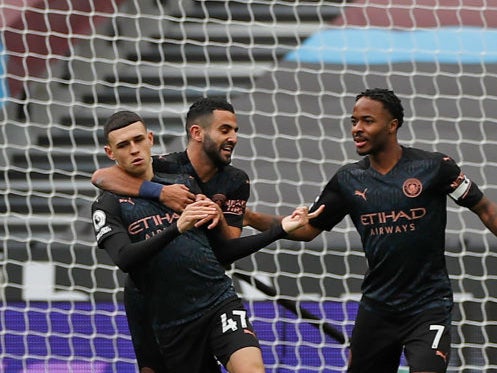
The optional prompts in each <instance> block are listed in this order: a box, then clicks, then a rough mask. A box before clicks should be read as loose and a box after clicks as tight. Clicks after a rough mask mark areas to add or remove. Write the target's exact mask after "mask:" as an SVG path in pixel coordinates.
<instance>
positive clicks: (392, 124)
mask: <svg viewBox="0 0 497 373" xmlns="http://www.w3.org/2000/svg"><path fill="white" fill-rule="evenodd" d="M389 125H390V132H391V133H395V132H397V130H398V129H399V121H398V119H397V118H395V119H392V120H391V121H390V124H389Z"/></svg>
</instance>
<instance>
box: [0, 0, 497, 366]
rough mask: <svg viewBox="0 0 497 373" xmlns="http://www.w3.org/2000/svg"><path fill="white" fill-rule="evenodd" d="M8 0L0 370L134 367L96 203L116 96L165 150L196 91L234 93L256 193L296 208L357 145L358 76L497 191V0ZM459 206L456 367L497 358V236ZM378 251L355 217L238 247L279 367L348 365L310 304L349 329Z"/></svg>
mask: <svg viewBox="0 0 497 373" xmlns="http://www.w3.org/2000/svg"><path fill="white" fill-rule="evenodd" d="M0 9H1V12H0V13H1V18H0V22H1V30H2V39H1V43H2V45H1V49H0V56H1V65H0V76H1V77H2V80H1V85H0V96H1V101H0V105H1V128H0V150H1V154H0V170H1V175H2V178H1V180H2V181H1V183H2V186H1V187H0V195H1V198H0V221H1V224H0V227H1V230H0V240H1V241H0V242H1V248H2V256H1V259H0V265H1V269H2V270H1V272H0V273H1V281H0V283H1V287H0V289H1V296H2V302H1V304H0V351H1V356H2V358H1V361H0V364H1V368H0V370H2V369H3V370H2V371H5V372H41V371H50V372H56V371H64V372H66V371H71V372H83V371H84V372H87V371H93V372H127V371H129V372H134V371H135V370H136V368H135V363H134V355H133V351H132V348H131V342H130V337H129V331H128V329H127V325H126V320H125V315H124V312H123V308H122V279H123V277H122V274H121V273H120V271H118V270H117V269H116V267H115V266H114V265H113V264H112V263H111V262H110V260H109V258H108V257H107V256H106V254H105V253H102V252H101V251H99V250H98V249H96V247H95V238H94V235H93V232H92V228H91V225H90V216H89V206H90V204H91V202H92V201H93V199H94V198H95V196H96V195H97V191H96V190H95V189H94V188H93V187H92V186H91V184H90V176H91V173H92V172H93V171H94V170H95V169H96V168H99V167H103V166H106V165H109V161H108V160H107V159H106V157H105V155H104V152H103V142H102V132H101V126H102V124H103V122H104V121H105V119H106V118H107V117H108V116H109V115H110V114H111V113H113V112H114V111H117V110H122V109H129V110H134V111H137V112H139V113H140V114H142V116H143V117H144V119H145V121H146V122H147V123H148V125H149V127H150V128H151V130H153V131H154V133H155V134H156V147H155V149H154V151H155V152H156V153H164V152H173V151H180V150H182V149H184V147H185V145H186V143H185V138H184V130H183V119H184V114H185V112H186V110H187V108H188V106H189V105H190V104H191V103H192V102H193V101H194V100H196V99H197V98H199V97H202V96H210V97H223V98H226V99H228V100H229V101H230V102H232V103H233V105H234V107H235V109H236V111H237V116H238V121H239V126H240V133H239V141H238V145H237V149H236V154H235V159H234V162H233V163H234V165H235V166H237V167H240V168H242V169H244V170H245V171H246V172H247V173H248V174H249V176H250V178H251V181H252V194H251V198H250V200H249V207H250V208H252V209H254V210H256V211H261V212H268V213H278V214H286V213H288V212H290V211H291V210H292V209H293V207H294V206H296V205H299V204H303V203H305V204H310V203H311V202H312V201H313V200H314V198H315V197H316V196H317V194H318V193H319V192H320V191H321V189H322V188H323V187H324V185H325V183H326V182H327V181H328V180H329V178H330V177H331V176H332V175H333V173H334V171H336V170H337V169H338V168H339V167H340V166H341V165H343V164H345V163H347V162H350V161H352V160H356V159H357V155H356V154H355V150H354V147H353V145H352V141H351V138H350V128H349V127H350V124H349V123H350V120H349V117H350V111H351V108H352V106H353V101H354V97H355V95H356V94H357V93H359V92H360V91H362V90H364V88H367V87H376V86H378V87H387V88H392V89H394V90H395V91H396V93H397V94H398V95H399V97H400V98H401V99H402V101H403V103H404V107H405V109H406V124H405V125H404V126H403V128H401V130H400V138H401V141H402V143H403V144H405V145H410V146H416V147H420V148H423V149H427V150H436V151H441V152H445V153H447V154H449V155H451V156H453V157H454V158H455V159H456V161H457V162H458V163H459V164H460V165H461V166H462V167H463V169H464V171H465V173H466V174H467V175H468V176H469V177H470V178H471V179H473V180H474V181H475V182H476V183H478V184H479V186H480V187H481V188H482V189H483V190H484V192H485V193H486V194H487V195H488V197H489V198H491V199H494V200H497V172H496V171H497V169H496V168H497V163H496V162H495V159H497V157H496V149H497V147H496V145H497V123H496V119H495V118H497V109H496V108H497V105H496V103H497V89H496V87H497V52H496V51H497V45H496V44H497V43H496V40H497V37H496V36H497V35H496V31H495V29H496V27H497V2H496V1H493V0H486V1H485V0H477V1H475V0H473V1H464V0H458V1H448V0H447V1H443V0H438V1H435V0H425V1H422V2H419V1H418V2H415V1H413V0H403V1H397V2H391V1H387V0H363V1H353V2H345V1H310V0H309V1H285V0H279V1H278V0H271V1H249V0H245V1H243V0H239V1H193V0H178V1H165V0H164V1H160V0H156V1H153V0H147V1H145V0H143V1H138V0H127V1H117V0H115V1H113V2H92V1H78V2H73V1H69V0H67V1H59V2H46V1H41V0H26V1H23V2H19V1H16V0H5V1H3V2H2V6H1V7H0ZM448 206H449V207H448V214H449V215H448V229H447V251H446V258H447V264H448V269H449V273H450V277H451V280H452V282H453V285H454V291H455V293H456V301H457V302H456V307H455V309H454V320H453V336H454V338H453V354H452V357H451V362H450V368H449V370H450V371H454V372H456V371H457V372H463V371H464V372H482V371H487V372H488V371H492V370H495V369H497V346H496V341H497V327H496V322H495V317H494V315H495V314H496V312H497V307H496V304H497V303H496V297H497V294H496V289H497V286H496V270H495V268H497V265H496V264H497V260H496V255H495V250H494V247H495V238H494V237H493V235H492V234H491V233H490V232H489V231H488V230H486V229H484V227H483V225H482V224H481V222H480V221H479V220H478V219H477V218H476V216H474V215H473V214H472V213H470V212H468V211H466V210H464V209H462V208H459V207H457V206H456V205H455V204H454V203H452V202H449V203H448ZM246 232H247V233H251V229H249V228H247V229H246ZM365 270H366V266H365V261H364V256H363V253H362V249H361V244H360V241H359V238H358V236H357V234H356V232H355V230H354V228H353V226H352V224H351V222H350V221H349V220H348V219H345V220H344V221H343V222H341V223H340V224H339V225H338V226H337V227H336V228H335V229H334V230H333V232H331V233H323V234H322V235H320V236H319V237H317V238H316V239H315V240H314V241H312V242H310V243H298V242H290V241H285V240H283V241H279V242H277V243H275V244H273V245H271V246H269V247H268V248H266V249H263V250H262V251H260V252H259V253H257V254H255V255H253V256H251V257H249V258H245V259H243V260H240V261H239V262H238V263H236V267H233V268H232V269H231V270H230V274H231V275H232V276H233V279H234V281H235V284H236V287H237V289H238V291H239V293H240V295H242V296H243V298H244V300H245V303H246V305H247V309H248V310H249V311H250V315H251V319H252V321H253V323H254V326H255V328H256V331H257V333H258V336H259V338H260V340H261V345H262V349H263V355H264V360H265V363H266V367H267V371H268V372H339V371H345V366H346V361H347V350H346V345H345V344H343V343H341V342H340V341H338V340H337V339H336V336H333V333H331V332H330V331H329V329H327V326H326V325H324V324H323V323H319V322H316V321H313V320H312V317H313V316H315V317H316V319H318V320H321V321H324V322H326V323H327V325H328V326H331V327H333V328H335V329H336V330H337V331H338V333H339V335H340V334H341V335H343V336H345V340H346V341H348V336H349V335H350V331H351V328H352V326H353V320H354V316H355V312H356V309H357V300H358V297H359V294H360V284H361V281H362V277H363V274H364V272H365ZM243 275H245V276H248V277H244V276H243ZM247 278H248V280H247ZM259 282H260V283H262V284H263V285H266V286H269V291H268V290H267V289H266V291H265V292H263V291H261V290H260V289H258V288H257V286H256V285H257V283H259ZM259 286H260V284H259ZM273 291H274V293H272V292H273ZM292 307H295V309H294V310H293V311H292ZM404 365H405V361H404V359H403V360H402V366H404Z"/></svg>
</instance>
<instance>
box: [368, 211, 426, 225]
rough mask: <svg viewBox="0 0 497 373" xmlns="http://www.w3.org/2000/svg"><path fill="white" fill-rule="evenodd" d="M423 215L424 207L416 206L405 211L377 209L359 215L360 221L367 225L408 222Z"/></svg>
mask: <svg viewBox="0 0 497 373" xmlns="http://www.w3.org/2000/svg"><path fill="white" fill-rule="evenodd" d="M425 215H426V209H425V208H424V207H418V208H414V209H409V210H406V211H403V210H399V211H379V212H373V213H369V214H363V215H361V223H362V225H364V226H368V225H374V224H389V223H398V222H410V221H413V220H418V219H421V218H422V217H424V216H425Z"/></svg>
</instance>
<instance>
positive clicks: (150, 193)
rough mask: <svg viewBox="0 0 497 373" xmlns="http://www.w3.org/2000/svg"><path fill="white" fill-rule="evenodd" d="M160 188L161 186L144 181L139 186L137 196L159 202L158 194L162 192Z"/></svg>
mask: <svg viewBox="0 0 497 373" xmlns="http://www.w3.org/2000/svg"><path fill="white" fill-rule="evenodd" d="M162 187H163V185H162V184H159V183H154V182H152V181H148V180H145V181H144V182H143V183H142V185H141V186H140V191H139V192H138V196H139V197H142V198H150V199H156V200H159V199H160V193H161V192H162Z"/></svg>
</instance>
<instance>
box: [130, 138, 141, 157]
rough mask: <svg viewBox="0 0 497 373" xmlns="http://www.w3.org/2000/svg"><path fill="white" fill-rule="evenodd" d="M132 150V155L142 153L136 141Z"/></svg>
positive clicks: (132, 143)
mask: <svg viewBox="0 0 497 373" xmlns="http://www.w3.org/2000/svg"><path fill="white" fill-rule="evenodd" d="M130 150H131V153H132V154H135V153H138V152H139V151H140V147H139V146H138V144H137V143H136V142H134V141H132V142H131V146H130Z"/></svg>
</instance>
